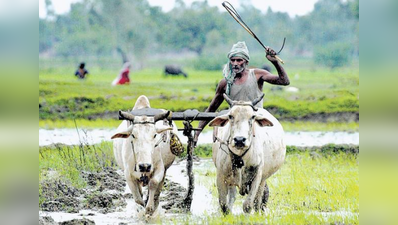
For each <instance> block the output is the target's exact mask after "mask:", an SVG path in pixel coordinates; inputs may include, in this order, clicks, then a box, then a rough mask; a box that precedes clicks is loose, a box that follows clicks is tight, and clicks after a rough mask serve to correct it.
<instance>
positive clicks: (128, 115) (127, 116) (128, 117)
mask: <svg viewBox="0 0 398 225" xmlns="http://www.w3.org/2000/svg"><path fill="white" fill-rule="evenodd" d="M134 117H135V116H134V115H133V114H131V113H128V112H124V111H122V110H119V119H123V120H130V121H134Z"/></svg>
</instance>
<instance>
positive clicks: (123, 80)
mask: <svg viewBox="0 0 398 225" xmlns="http://www.w3.org/2000/svg"><path fill="white" fill-rule="evenodd" d="M129 74H130V62H125V63H124V64H123V68H122V70H121V71H120V73H119V75H118V76H117V77H116V79H115V80H113V82H112V85H120V84H130V77H129Z"/></svg>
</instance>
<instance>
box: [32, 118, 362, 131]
mask: <svg viewBox="0 0 398 225" xmlns="http://www.w3.org/2000/svg"><path fill="white" fill-rule="evenodd" d="M75 122H76V124H75ZM120 123H121V121H119V120H112V119H96V120H86V119H76V120H70V119H67V120H49V119H46V120H39V128H43V129H57V128H75V127H76V125H77V126H78V127H79V128H81V129H95V128H110V129H116V127H118V126H119V125H120ZM175 123H176V125H177V127H178V128H184V125H183V124H182V122H181V121H175ZM281 123H282V126H283V129H284V130H285V131H357V132H359V123H356V122H344V123H343V122H329V123H322V122H310V121H296V122H288V121H282V122H281ZM192 126H193V127H197V126H198V122H197V121H193V122H192ZM211 130H212V128H211V127H207V126H206V127H205V131H211Z"/></svg>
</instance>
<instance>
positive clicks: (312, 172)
mask: <svg viewBox="0 0 398 225" xmlns="http://www.w3.org/2000/svg"><path fill="white" fill-rule="evenodd" d="M303 165H305V166H303ZM203 168H204V169H203ZM194 169H195V167H194ZM195 176H196V178H195V179H196V180H195V181H197V182H199V183H201V184H202V185H205V186H206V187H211V189H210V191H211V193H212V194H213V197H214V199H213V203H212V204H214V205H217V206H218V201H217V198H218V194H217V189H216V186H215V176H216V172H215V168H214V167H213V166H207V167H205V166H203V167H201V169H197V170H195ZM267 183H268V185H269V188H270V198H269V203H268V206H267V207H268V209H269V211H268V212H267V213H265V214H256V213H255V214H251V215H246V214H233V215H228V216H221V215H220V212H217V213H212V214H209V215H207V216H202V217H198V216H190V217H184V218H178V217H177V218H176V219H171V220H170V221H167V222H165V221H163V223H166V224H192V223H195V224H202V223H203V224H340V223H341V224H358V223H359V156H358V155H356V154H351V153H345V152H339V153H328V154H324V155H319V157H314V155H313V154H310V152H297V153H289V154H288V155H287V157H286V162H285V165H284V166H283V167H282V168H281V169H280V170H279V171H278V172H277V173H276V174H275V175H274V176H272V177H271V178H269V180H268V182H267ZM243 200H244V198H243V197H241V196H240V195H238V197H237V200H236V202H235V204H234V208H239V209H241V207H242V203H243ZM238 211H241V210H238Z"/></svg>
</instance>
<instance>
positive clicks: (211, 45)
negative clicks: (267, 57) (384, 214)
mask: <svg viewBox="0 0 398 225" xmlns="http://www.w3.org/2000/svg"><path fill="white" fill-rule="evenodd" d="M46 9H47V17H46V18H44V19H41V18H39V53H50V54H51V55H53V56H62V57H73V56H98V57H101V56H112V55H115V52H116V49H117V48H118V47H119V48H121V49H123V50H124V51H126V52H128V53H129V54H132V55H134V56H135V57H137V58H145V57H148V56H149V55H151V54H152V53H167V52H179V51H190V52H195V53H197V55H198V56H199V58H201V59H202V60H206V59H207V60H212V57H217V56H218V55H219V54H221V53H222V54H224V55H225V49H229V48H230V46H231V44H232V43H235V42H236V41H238V40H245V41H246V42H247V43H248V45H256V43H255V42H256V41H255V40H254V39H253V38H250V37H249V36H248V34H247V33H246V31H245V30H244V29H243V28H241V27H240V25H239V24H237V23H236V22H235V21H233V19H232V18H231V17H230V15H229V14H228V13H227V12H226V11H222V12H221V11H219V10H218V8H217V7H212V6H209V5H208V3H207V1H203V2H194V3H192V5H191V6H189V7H188V6H186V5H185V4H184V3H183V2H182V1H181V0H177V1H176V5H175V7H174V8H173V9H172V10H171V11H169V12H166V13H165V12H163V11H162V10H161V8H160V7H152V6H150V5H149V3H148V2H147V1H146V0H112V1H109V0H83V1H82V2H78V3H74V4H72V5H71V10H70V12H69V13H67V14H63V15H56V14H55V13H54V11H53V9H52V3H51V0H46ZM239 13H240V14H241V16H242V18H244V20H245V22H246V24H248V25H249V26H250V27H251V29H252V30H253V31H254V32H255V33H256V34H257V36H258V37H259V38H260V39H261V40H262V41H263V43H266V45H269V46H276V47H275V48H277V47H278V48H279V46H280V45H281V43H282V40H283V38H284V37H286V38H287V45H288V48H286V50H285V52H284V54H290V55H292V56H307V57H313V58H314V60H315V61H316V62H319V63H321V64H324V65H326V66H330V67H337V66H341V65H344V63H346V62H348V61H349V59H351V58H352V57H356V56H358V55H359V34H358V30H359V0H348V1H342V0H319V1H318V2H317V3H316V4H315V7H314V10H313V11H312V12H310V13H309V14H306V15H304V16H296V17H294V18H291V17H289V15H288V14H287V13H281V12H273V11H272V10H271V9H270V8H269V9H268V10H267V12H266V13H262V12H261V11H260V10H259V9H256V8H254V7H253V6H250V5H243V6H241V7H240V8H239ZM275 50H278V49H275ZM204 56H206V57H204ZM205 64H206V65H208V67H212V66H211V63H209V62H208V63H205ZM210 69H211V68H210Z"/></svg>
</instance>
